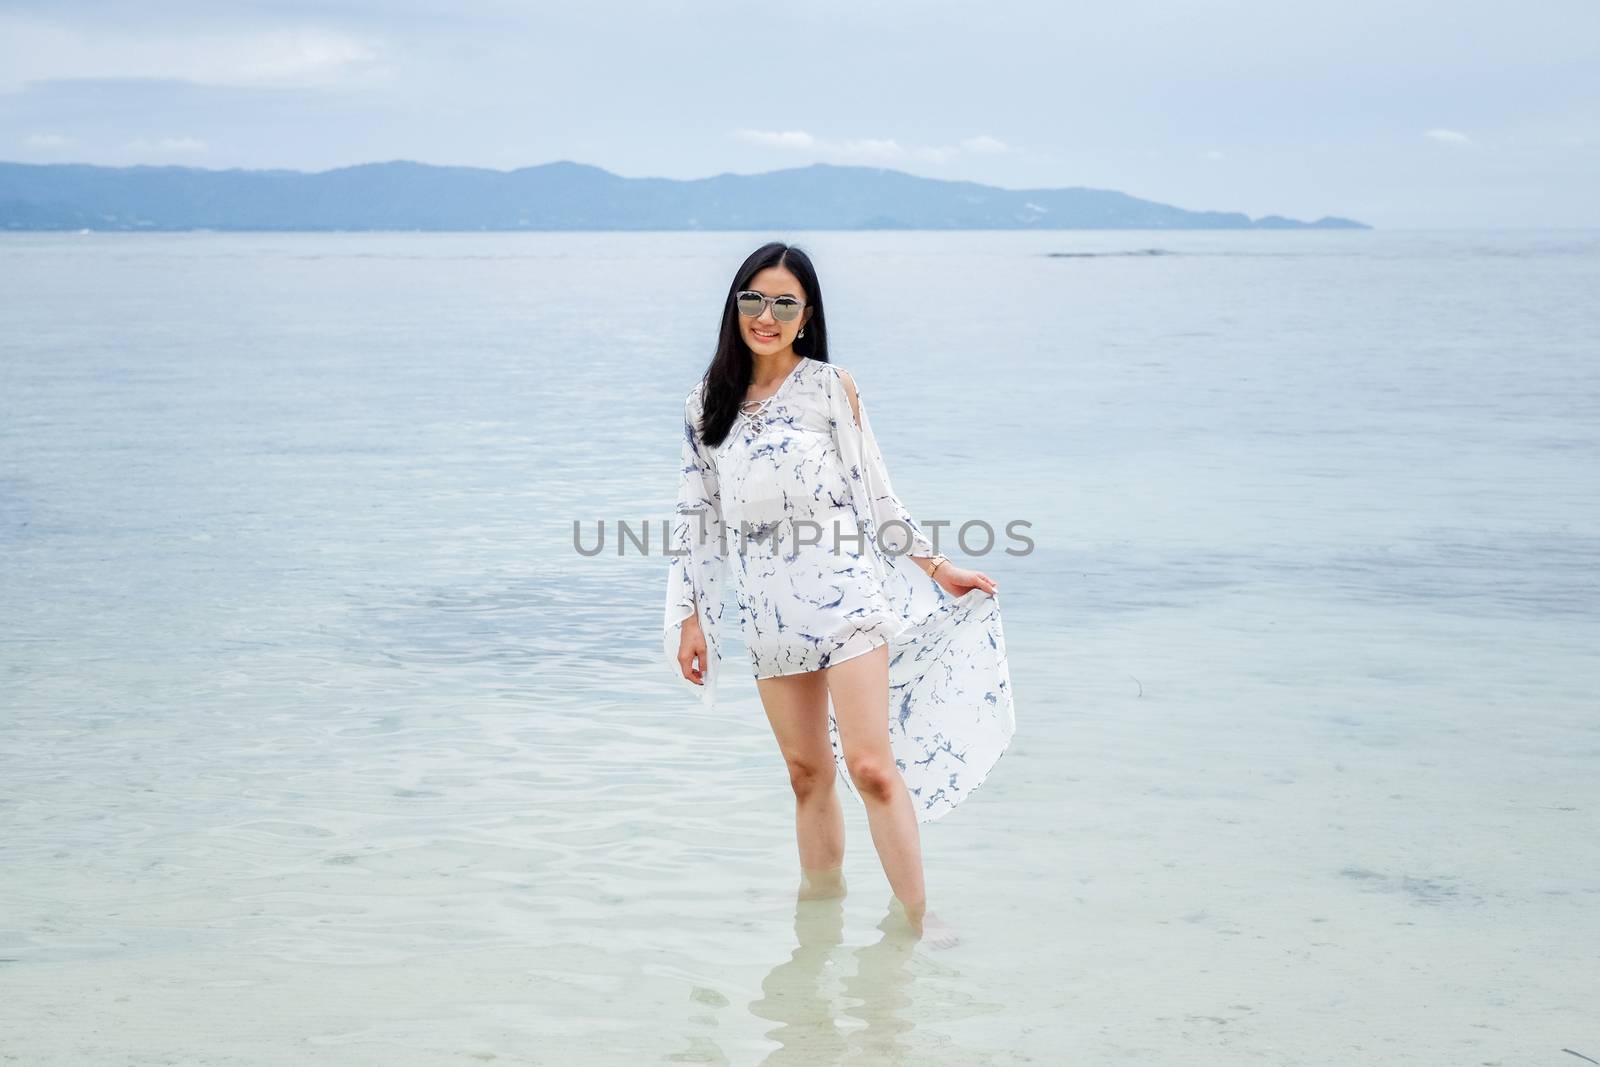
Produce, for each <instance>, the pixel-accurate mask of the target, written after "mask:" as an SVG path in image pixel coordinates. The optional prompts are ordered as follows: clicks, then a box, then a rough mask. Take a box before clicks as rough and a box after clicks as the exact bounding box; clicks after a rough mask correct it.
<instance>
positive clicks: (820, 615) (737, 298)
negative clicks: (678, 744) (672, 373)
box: [663, 242, 1014, 944]
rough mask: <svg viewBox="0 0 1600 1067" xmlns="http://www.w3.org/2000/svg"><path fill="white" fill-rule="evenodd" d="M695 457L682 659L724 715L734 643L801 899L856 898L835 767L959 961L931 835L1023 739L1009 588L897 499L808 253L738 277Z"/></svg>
mask: <svg viewBox="0 0 1600 1067" xmlns="http://www.w3.org/2000/svg"><path fill="white" fill-rule="evenodd" d="M682 459H683V466H682V472H681V478H680V482H679V494H678V514H677V517H676V519H675V521H674V524H673V530H672V559H671V564H670V567H669V571H668V584H667V603H666V622H665V631H664V644H663V649H664V651H665V653H666V656H667V658H668V659H669V660H670V661H671V662H672V663H673V664H674V665H675V668H676V673H677V674H678V675H679V676H681V677H682V678H683V679H685V680H686V681H687V682H688V683H690V684H693V685H697V686H699V687H701V696H702V699H703V700H704V702H705V703H706V704H707V705H711V704H714V702H715V699H716V695H715V694H716V690H717V677H718V673H719V665H720V663H721V660H722V652H721V648H722V645H723V628H724V626H729V625H731V626H736V627H737V633H738V634H739V635H740V636H741V637H742V638H743V640H744V643H745V645H746V646H747V647H748V649H749V652H750V661H751V666H752V668H753V673H754V675H755V678H756V688H757V691H758V692H759V694H760V697H761V703H762V706H763V707H764V708H765V711H766V715H767V720H768V722H770V723H771V725H772V731H773V733H774V735H775V736H776V737H777V741H778V747H779V749H780V750H781V751H782V753H783V757H784V760H785V762H786V763H787V765H788V768H789V778H790V783H791V785H792V786H793V789H794V794H795V832H796V836H797V838H798V842H799V851H800V866H801V874H802V878H801V896H802V897H817V896H835V895H841V894H842V893H843V891H844V882H843V878H842V866H843V862H844V814H843V812H842V811H841V810H840V806H839V800H838V796H837V794H836V793H835V791H834V788H833V785H834V780H835V778H836V770H835V768H836V766H837V767H838V768H841V769H842V770H843V771H844V774H843V775H842V777H843V778H844V780H845V783H846V787H847V788H850V789H852V791H854V792H856V793H857V795H858V796H859V797H860V799H861V800H862V802H863V803H864V804H865V806H866V810H867V821H868V825H869V827H870V829H871V833H872V840H873V843H874V844H875V845H876V846H877V850H878V856H879V859H880V861H881V862H882V864H883V869H884V873H885V874H886V875H887V876H888V879H889V884H890V887H891V888H892V889H893V892H894V896H895V898H896V899H897V900H899V902H900V904H901V906H902V907H903V908H904V910H905V913H906V916H907V918H908V919H909V920H910V922H911V924H912V926H913V928H914V929H915V930H916V931H917V932H918V933H919V934H921V935H923V936H925V937H927V938H928V939H929V940H930V941H931V942H933V943H935V944H938V943H949V942H950V941H951V940H953V938H951V936H950V934H949V928H948V927H947V926H945V924H943V923H942V922H940V921H939V920H938V919H937V918H935V917H934V916H933V915H932V913H931V912H929V911H928V910H927V901H926V892H925V889H924V885H923V875H922V855H921V842H920V839H919V831H918V823H919V822H928V821H932V820H933V819H937V818H938V817H939V816H941V815H943V814H944V813H945V812H947V811H949V810H950V809H951V808H953V807H955V806H956V805H957V804H958V803H960V801H961V800H962V799H964V798H965V797H966V796H967V795H968V794H969V793H970V792H971V791H972V790H973V789H975V788H977V786H978V785H979V784H980V783H981V782H982V781H983V779H984V777H985V776H986V775H987V773H988V771H989V770H990V768H991V767H993V766H994V764H995V762H996V761H998V760H999V758H1000V756H1001V754H1002V753H1003V752H1004V751H1005V748H1006V746H1007V744H1008V743H1009V742H1010V739H1011V735H1012V733H1013V731H1014V719H1013V713H1012V704H1011V685H1010V677H1009V674H1008V671H1007V667H1006V658H1005V640H1004V635H1003V633H1002V631H1001V628H1000V614H999V601H998V600H997V599H996V594H997V593H998V590H999V587H998V585H997V584H996V583H995V582H994V581H993V580H992V579H991V578H990V577H989V576H988V575H987V574H984V573H983V572H982V571H974V570H968V569H966V568H963V567H960V566H957V565H956V564H955V563H953V562H951V561H950V560H949V559H948V558H947V557H945V556H943V555H940V554H938V553H937V552H936V551H935V549H934V546H933V543H932V542H931V541H930V540H929V539H928V537H927V536H926V535H925V534H924V533H923V531H922V529H921V527H919V526H918V525H917V524H916V523H915V522H914V521H913V520H912V518H911V516H910V514H909V513H908V512H907V511H906V509H905V508H904V506H903V505H901V503H900V501H899V500H898V499H897V498H896V497H895V495H894V492H893V490H892V489H891V487H890V485H889V480H888V473H887V471H886V470H885V468H884V463H883V457H882V454H881V453H880V452H879V450H878V446H877V442H876V440H875V439H874V437H873V434H872V429H871V423H870V421H869V420H868V418H867V411H866V407H865V405H864V403H863V401H862V395H861V391H860V389H859V388H858V387H857V385H856V383H855V381H854V380H853V379H852V377H851V376H850V375H849V374H848V373H846V372H845V371H843V370H841V369H839V368H837V367H834V366H833V365H832V364H831V363H829V361H828V341H827V324H826V320H825V319H824V317H823V304H822V291H821V287H820V285H819V284H818V281H817V276H816V271H815V270H814V269H813V267H812V264H811V260H810V258H809V257H807V256H806V254H805V253H804V252H802V251H801V250H800V249H798V248H795V247H793V246H790V245H785V244H782V243H779V242H773V243H771V244H767V245H764V246H762V247H761V248H759V249H757V250H756V251H755V252H754V253H752V254H751V255H750V257H749V258H748V259H746V260H745V262H744V264H743V265H742V266H741V267H740V268H739V270H738V272H737V273H736V274H735V276H734V280H733V284H732V285H731V286H730V287H729V290H728V297H727V301H726V303H725V305H724V308H723V315H722V330H721V336H720V337H719V340H718V344H717V352H716V355H715V356H714V357H713V359H712V361H711V365H710V367H709V369H708V370H707V371H706V374H705V376H704V377H703V378H702V380H701V381H700V382H699V383H698V384H697V385H696V386H695V388H694V389H693V390H691V391H690V393H689V395H688V397H687V398H686V399H685V402H684V426H683V444H682ZM830 698H831V704H832V707H831V709H830V707H829V705H830Z"/></svg>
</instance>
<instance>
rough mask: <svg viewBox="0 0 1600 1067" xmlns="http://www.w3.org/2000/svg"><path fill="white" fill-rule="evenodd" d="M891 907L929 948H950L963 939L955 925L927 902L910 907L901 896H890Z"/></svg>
mask: <svg viewBox="0 0 1600 1067" xmlns="http://www.w3.org/2000/svg"><path fill="white" fill-rule="evenodd" d="M889 907H890V909H891V910H897V911H899V912H900V914H901V915H902V916H904V918H905V921H906V923H907V924H908V925H909V926H910V927H911V929H912V930H913V931H914V932H915V933H916V935H917V937H918V938H919V939H921V941H922V943H923V944H924V945H926V946H927V947H929V948H950V947H952V946H954V945H956V944H958V943H959V942H960V941H961V938H960V936H959V935H958V934H957V933H956V931H955V927H953V926H951V925H950V924H949V923H947V922H945V921H944V920H943V919H941V918H939V916H937V915H935V914H934V913H933V912H931V911H929V910H928V905H927V903H926V902H923V903H921V904H918V905H917V906H916V907H914V908H908V907H906V905H905V903H904V902H903V901H902V900H901V899H900V898H899V897H890V898H889Z"/></svg>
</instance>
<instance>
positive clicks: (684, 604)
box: [662, 387, 727, 707]
mask: <svg viewBox="0 0 1600 1067" xmlns="http://www.w3.org/2000/svg"><path fill="white" fill-rule="evenodd" d="M700 396H701V394H700V389H699V387H696V388H695V389H694V390H693V391H692V392H690V394H689V396H688V397H687V398H686V399H685V401H684V408H683V438H682V442H681V445H680V448H679V457H680V468H679V473H678V503H677V507H676V508H675V509H674V514H673V518H672V527H671V531H670V533H669V536H668V539H667V547H668V556H669V561H668V565H667V601H666V616H665V622H664V628H663V631H662V651H663V652H664V653H665V654H666V659H667V665H668V667H669V669H670V670H671V671H672V674H673V677H675V678H677V679H678V681H679V682H680V683H681V684H683V685H685V686H688V687H689V688H691V689H694V690H697V691H698V693H699V696H700V699H701V702H702V703H704V704H706V705H707V706H708V707H709V706H711V705H713V704H715V703H716V691H717V678H718V676H719V674H720V673H721V672H720V667H721V662H722V641H721V636H722V635H721V622H722V615H723V609H724V603H723V590H724V587H725V584H726V577H727V574H726V565H727V548H726V539H725V536H724V532H725V526H724V523H723V516H722V490H721V486H720V485H719V484H718V481H717V469H716V464H715V463H714V462H713V460H712V456H711V453H710V450H709V449H707V448H706V447H705V442H704V441H702V440H701V439H700V413H701V401H700ZM696 613H698V615H699V619H700V628H701V630H702V632H704V633H705V636H706V663H705V667H704V670H703V672H702V678H703V679H704V682H705V684H704V685H695V684H694V683H693V682H691V681H689V679H687V678H685V677H684V676H683V672H682V671H680V670H679V669H678V644H679V641H680V640H681V636H682V631H683V623H684V620H686V619H687V618H688V617H689V616H690V615H694V614H696Z"/></svg>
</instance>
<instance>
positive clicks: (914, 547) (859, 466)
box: [830, 375, 934, 556]
mask: <svg viewBox="0 0 1600 1067" xmlns="http://www.w3.org/2000/svg"><path fill="white" fill-rule="evenodd" d="M851 380H852V381H853V382H855V387H856V406H857V407H859V408H860V409H861V422H860V425H859V426H858V425H857V424H856V418H855V412H854V411H852V410H851V407H850V397H849V394H848V393H847V392H846V390H845V387H844V382H843V381H842V380H841V379H839V378H838V377H837V375H836V376H835V378H834V381H833V383H832V388H833V391H834V393H835V396H834V398H833V400H832V403H831V404H830V406H831V408H832V409H833V421H834V434H835V442H836V443H837V444H838V445H839V454H840V455H841V456H842V457H844V458H845V463H846V465H847V466H849V467H851V470H850V472H849V473H850V477H851V479H852V481H858V482H860V483H861V484H862V487H863V488H864V489H865V493H866V499H867V504H868V507H869V508H870V509H871V513H872V522H873V525H874V527H875V528H876V530H883V531H884V534H883V543H884V545H885V547H887V548H890V549H892V550H893V551H894V552H895V553H898V554H903V555H907V556H931V555H933V554H934V547H933V542H932V541H931V540H929V539H928V536H927V535H926V534H925V533H923V531H922V527H920V526H918V525H917V522H916V520H915V519H913V518H912V517H911V512H910V511H908V510H907V509H906V506H905V505H904V504H902V503H901V502H900V498H899V497H897V496H896V495H895V492H894V487H893V486H891V485H890V484H889V470H888V468H887V466H886V465H885V464H884V462H883V453H882V452H881V451H880V450H879V449H878V440H877V438H876V437H874V436H873V434H872V420H871V419H870V418H868V417H867V399H866V396H865V394H864V393H863V391H862V388H861V383H860V381H858V380H856V379H854V378H852V379H851ZM891 523H893V525H891ZM900 523H904V524H905V525H904V527H902V526H900V525H899V524H900ZM907 531H909V532H910V547H909V549H906V545H907ZM903 549H906V550H905V551H903V552H902V550H903Z"/></svg>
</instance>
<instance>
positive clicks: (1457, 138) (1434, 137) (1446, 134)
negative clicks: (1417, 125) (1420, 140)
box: [1422, 130, 1472, 144]
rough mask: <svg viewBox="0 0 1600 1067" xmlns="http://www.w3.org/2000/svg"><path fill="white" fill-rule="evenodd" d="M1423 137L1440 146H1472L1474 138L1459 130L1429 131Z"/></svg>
mask: <svg viewBox="0 0 1600 1067" xmlns="http://www.w3.org/2000/svg"><path fill="white" fill-rule="evenodd" d="M1422 136H1424V137H1426V138H1427V139H1428V140H1430V141H1438V142H1439V143H1440V144H1471V143H1472V138H1470V137H1468V136H1467V135H1466V134H1464V133H1461V132H1460V131H1458V130H1429V131H1428V132H1426V133H1424V134H1423V135H1422Z"/></svg>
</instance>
